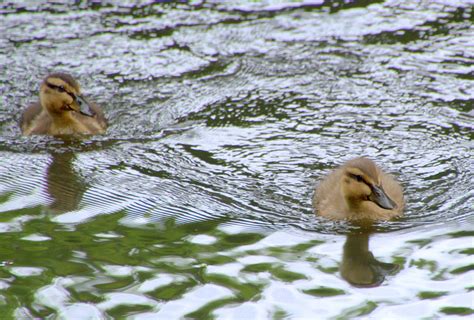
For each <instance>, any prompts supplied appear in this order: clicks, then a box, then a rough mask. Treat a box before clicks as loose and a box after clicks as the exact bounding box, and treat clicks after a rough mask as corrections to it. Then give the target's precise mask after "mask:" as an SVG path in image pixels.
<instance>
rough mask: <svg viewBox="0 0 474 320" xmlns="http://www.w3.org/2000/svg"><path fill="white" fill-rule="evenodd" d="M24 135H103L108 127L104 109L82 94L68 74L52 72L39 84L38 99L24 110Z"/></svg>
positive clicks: (22, 124)
mask: <svg viewBox="0 0 474 320" xmlns="http://www.w3.org/2000/svg"><path fill="white" fill-rule="evenodd" d="M20 127H21V131H22V133H23V135H25V136H29V135H73V134H101V133H104V132H105V130H106V128H107V121H106V119H105V117H104V114H103V112H102V110H101V109H100V108H99V107H98V106H97V105H95V104H94V103H91V102H89V101H88V100H86V99H85V98H84V97H83V96H82V95H81V87H80V86H79V83H78V82H77V81H76V80H75V79H74V78H73V77H72V76H71V75H69V74H65V73H52V74H50V75H48V76H47V77H46V78H45V79H44V80H43V82H42V83H41V86H40V92H39V102H36V103H33V104H31V105H29V106H28V108H27V109H26V110H25V111H24V112H23V114H22V117H21V120H20Z"/></svg>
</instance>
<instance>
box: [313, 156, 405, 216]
mask: <svg viewBox="0 0 474 320" xmlns="http://www.w3.org/2000/svg"><path fill="white" fill-rule="evenodd" d="M403 207H404V200H403V190H402V187H401V186H400V184H399V183H398V182H397V181H395V179H394V178H393V177H392V176H391V175H389V174H387V173H385V172H383V171H382V170H381V169H380V168H379V167H378V166H377V165H376V164H375V162H373V161H372V160H370V159H368V158H365V157H360V158H355V159H352V160H349V161H347V162H346V163H344V164H343V165H342V166H340V167H339V168H337V169H335V170H334V171H332V172H330V173H329V174H328V175H327V176H326V178H325V179H323V180H322V181H321V182H320V184H319V185H318V187H317V188H316V190H315V193H314V197H313V208H314V210H315V213H316V214H318V215H320V216H323V217H327V218H330V219H334V220H342V219H347V220H369V221H373V220H388V219H391V218H394V217H398V216H401V215H402V214H403Z"/></svg>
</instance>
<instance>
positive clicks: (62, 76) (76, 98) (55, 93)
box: [40, 73, 95, 117]
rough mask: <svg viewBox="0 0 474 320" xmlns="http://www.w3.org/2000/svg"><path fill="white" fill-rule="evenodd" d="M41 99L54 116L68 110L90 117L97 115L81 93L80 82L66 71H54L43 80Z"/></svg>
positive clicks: (42, 103)
mask: <svg viewBox="0 0 474 320" xmlns="http://www.w3.org/2000/svg"><path fill="white" fill-rule="evenodd" d="M40 101H41V105H42V106H43V107H44V108H46V110H47V111H48V113H49V114H50V115H52V116H55V115H56V116H57V115H61V114H64V113H67V112H78V113H80V114H83V115H85V116H89V117H93V116H94V115H95V113H94V111H93V110H92V108H91V106H90V104H89V102H87V100H86V99H84V97H83V96H82V95H81V87H80V86H79V83H78V82H77V81H76V80H75V79H74V78H73V77H72V76H70V75H69V74H66V73H52V74H50V75H48V76H47V77H46V78H45V79H44V80H43V82H42V83H41V87H40Z"/></svg>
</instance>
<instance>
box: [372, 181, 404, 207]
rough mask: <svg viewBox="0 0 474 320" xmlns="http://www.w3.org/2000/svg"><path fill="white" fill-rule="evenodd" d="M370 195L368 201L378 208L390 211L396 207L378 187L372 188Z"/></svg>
mask: <svg viewBox="0 0 474 320" xmlns="http://www.w3.org/2000/svg"><path fill="white" fill-rule="evenodd" d="M371 189H372V194H371V195H370V196H369V200H371V201H373V202H375V203H376V204H377V205H379V206H380V207H382V208H384V209H387V210H392V209H395V207H396V206H397V205H396V204H395V202H393V200H392V199H390V198H389V197H388V195H387V194H386V193H385V191H384V190H383V188H382V187H381V186H380V187H379V186H372V188H371Z"/></svg>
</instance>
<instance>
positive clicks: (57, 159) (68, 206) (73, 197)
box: [46, 152, 87, 214]
mask: <svg viewBox="0 0 474 320" xmlns="http://www.w3.org/2000/svg"><path fill="white" fill-rule="evenodd" d="M74 159H75V155H74V153H72V152H65V153H53V154H52V160H51V163H50V164H49V166H48V169H47V173H46V179H47V181H46V182H47V185H46V190H47V193H48V195H49V196H50V197H51V199H52V202H51V204H50V205H49V206H48V208H49V209H50V210H51V213H53V214H61V213H65V212H69V211H73V210H76V209H77V208H78V207H79V203H80V202H81V199H82V196H83V194H84V192H85V191H86V190H87V186H86V185H85V184H84V183H83V181H82V180H81V178H80V177H79V176H78V174H77V173H76V171H75V170H74V167H73V161H74Z"/></svg>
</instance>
